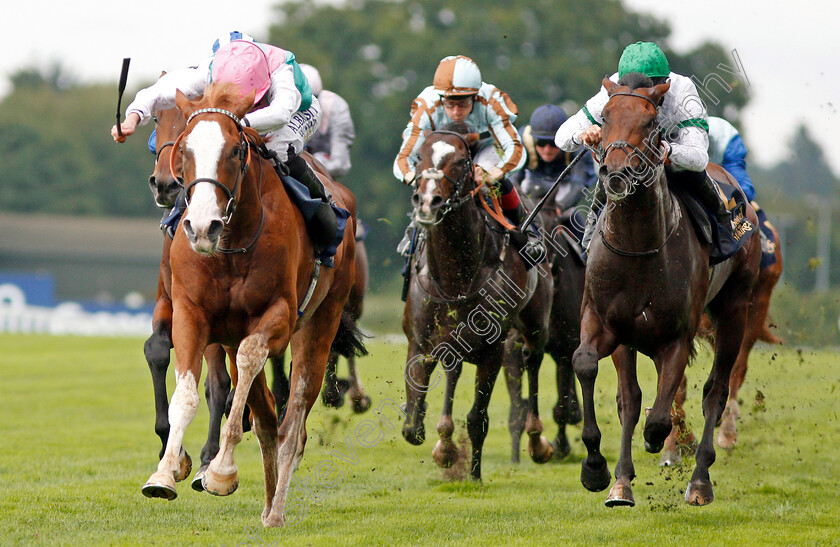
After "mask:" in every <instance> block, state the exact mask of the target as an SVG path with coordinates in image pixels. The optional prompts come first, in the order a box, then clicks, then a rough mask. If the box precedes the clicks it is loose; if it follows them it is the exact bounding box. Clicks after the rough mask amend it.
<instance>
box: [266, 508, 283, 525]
mask: <svg viewBox="0 0 840 547" xmlns="http://www.w3.org/2000/svg"><path fill="white" fill-rule="evenodd" d="M262 524H263V526H265V527H266V528H282V527H284V526H286V515H285V513H283V511H275V510H274V509H272V510H271V512H270V513H269V514H268V516H265V517H263V518H262Z"/></svg>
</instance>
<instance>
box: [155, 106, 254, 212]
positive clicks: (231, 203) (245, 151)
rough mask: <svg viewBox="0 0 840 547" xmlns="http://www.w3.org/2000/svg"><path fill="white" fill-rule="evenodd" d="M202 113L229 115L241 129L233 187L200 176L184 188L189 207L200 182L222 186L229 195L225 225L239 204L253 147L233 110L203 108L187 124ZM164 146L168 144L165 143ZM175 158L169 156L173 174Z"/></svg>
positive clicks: (181, 181)
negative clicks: (194, 189)
mask: <svg viewBox="0 0 840 547" xmlns="http://www.w3.org/2000/svg"><path fill="white" fill-rule="evenodd" d="M200 114H223V115H225V116H227V117H228V118H230V119H231V120H233V121H234V123H236V129H237V130H238V131H239V163H240V168H239V173H237V175H236V182H235V183H234V184H233V189H230V188H228V187H227V186H225V185H224V184H222V183H221V182H219V181H218V180H216V179H214V178H211V177H199V178H197V179H195V180H193V181H192V182H190V183H189V184H188V185H186V187H185V188H184V194H185V198H186V202H187V207H189V205H190V190H191V189H192V188H193V187H194V186H195V185H196V184H198V183H201V182H209V183H210V184H213V185H214V186H216V187H218V188H220V189H221V190H222V192H224V193H225V196H227V198H228V202H227V205H226V206H225V213H224V216H223V217H222V222H223V223H224V224H225V225H227V224H229V223H230V219H231V217H232V216H233V213H234V211H236V204H237V202H236V196H237V195H238V194H239V185H240V184H241V183H242V179H243V178H245V173H246V172H247V171H248V162H249V161H250V158H251V147H250V143H249V142H248V140H247V139H246V138H245V132H244V130H243V129H242V121H241V120H240V119H239V118H238V117H237V116H236V114H234V113H233V112H230V111H227V110H223V109H221V108H201V109H199V110H196V111H195V112H193V113H192V114H191V115H190V117H189V118H187V125H189V124H190V122H191V121H192V120H193V118H195V117H196V116H198V115H200ZM185 134H186V130H185V131H184V133H181V134H180V135H179V136H178V138H177V139H176V140H175V142H174V143H173V146H176V145H178V144H180V142H181V139H182V138H183V137H184V135H185ZM164 146H166V145H164ZM161 149H163V146H162V147H161ZM174 158H175V154H172V155H171V156H170V157H169V170H170V171H171V172H172V173H173V174H174V173H175V166H174ZM177 180H178V182H179V184H180V185H181V186H182V187H183V186H184V181H183V179H181V178H177Z"/></svg>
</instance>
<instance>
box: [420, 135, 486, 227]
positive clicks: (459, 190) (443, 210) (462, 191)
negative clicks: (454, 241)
mask: <svg viewBox="0 0 840 547" xmlns="http://www.w3.org/2000/svg"><path fill="white" fill-rule="evenodd" d="M435 134H438V135H455V136H456V137H458V139H459V140H460V141H461V142H462V143H463V144H464V149H465V150H466V152H467V155H466V158H465V159H466V161H465V162H464V169H463V171H461V177H460V178H458V179H453V178H452V177H450V176H449V175H447V174H446V172H444V171H441V170H439V169H437V168H430V169H426V170H425V171H423V172H424V173H429V174H434V175H435V176H437V177H439V178H444V179H446V180H448V181H449V183H450V184H452V186H453V187H454V188H455V191H454V192H452V194H450V196H449V197H448V198H447V199H446V201H444V202H443V204H442V205H441V206H440V207H439V208H438V219H437V220H436V221H435V222H434V223H432V224H433V225H434V226H437V225H438V224H440V223H441V222H443V219H444V218H446V215H448V214H449V213H451V212H455V211H458V210H459V209H460V208H461V207H463V206H464V204H465V203H466V202H467V201H469V200H470V199H472V198H473V197H474V196H475V194H476V193H477V192H478V191H479V190H480V189H481V187H480V186H476V187H475V188H474V189H473V190H466V188H467V186H468V184H469V181H470V179H471V178H472V176H473V171H474V169H473V157H472V152H470V146H469V144H467V140H466V139H465V138H464V136H463V135H461V134H460V133H456V132H455V131H446V130H442V129H441V130H437V131H432V132H431V133H429V135H435Z"/></svg>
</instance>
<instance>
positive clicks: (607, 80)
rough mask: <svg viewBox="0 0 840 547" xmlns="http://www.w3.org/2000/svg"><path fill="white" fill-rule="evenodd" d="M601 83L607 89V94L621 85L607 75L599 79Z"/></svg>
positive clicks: (610, 93)
mask: <svg viewBox="0 0 840 547" xmlns="http://www.w3.org/2000/svg"><path fill="white" fill-rule="evenodd" d="M601 85H602V86H604V88H605V89H606V90H607V94H609V95H612V94H613V91H615V90H616V89H618V88H619V87H621V86H620V85H618V84H617V83H615V82H614V81H612V80H610V77H609V76H604V79H603V80H602V81H601Z"/></svg>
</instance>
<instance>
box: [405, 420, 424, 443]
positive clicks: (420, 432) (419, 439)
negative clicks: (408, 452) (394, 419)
mask: <svg viewBox="0 0 840 547" xmlns="http://www.w3.org/2000/svg"><path fill="white" fill-rule="evenodd" d="M402 434H403V438H404V439H405V440H406V441H408V444H413V445H414V446H420V445H421V444H423V442H424V441H425V440H426V428H425V427H424V426H423V425H422V424H421V425H420V427H416V428H410V427H403V432H402Z"/></svg>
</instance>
